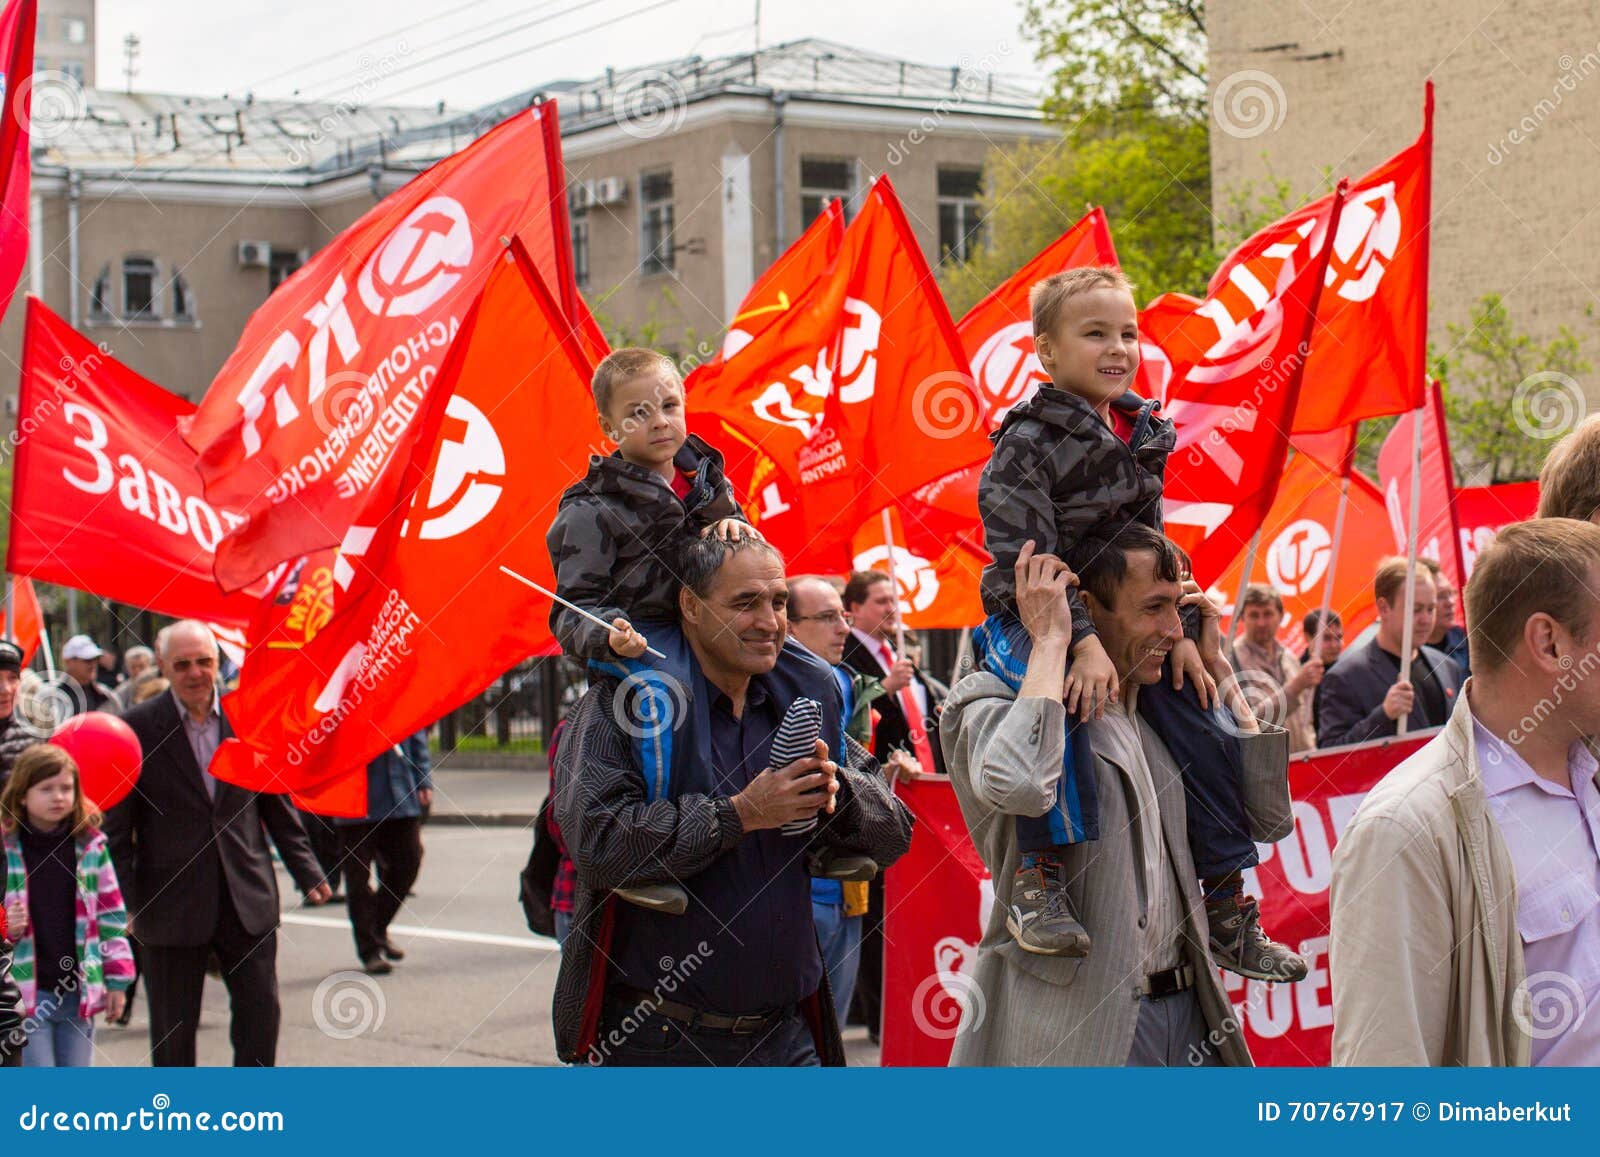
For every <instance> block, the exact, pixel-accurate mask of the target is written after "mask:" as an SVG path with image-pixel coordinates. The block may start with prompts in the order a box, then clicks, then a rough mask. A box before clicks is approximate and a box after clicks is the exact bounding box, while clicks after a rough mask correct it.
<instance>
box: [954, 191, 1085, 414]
mask: <svg viewBox="0 0 1600 1157" xmlns="http://www.w3.org/2000/svg"><path fill="white" fill-rule="evenodd" d="M1116 264H1117V251H1116V248H1115V247H1114V246H1113V245H1112V243H1111V229H1110V227H1109V226H1108V225H1107V224H1106V214H1105V210H1104V209H1100V208H1094V209H1090V210H1089V212H1088V213H1087V214H1085V215H1084V217H1083V219H1082V220H1080V221H1078V222H1077V223H1076V224H1075V225H1073V226H1072V228H1071V229H1068V230H1067V231H1066V232H1065V233H1063V234H1062V235H1061V236H1060V237H1058V238H1057V239H1056V240H1055V241H1053V242H1051V243H1050V244H1049V245H1048V246H1046V247H1045V248H1044V249H1043V250H1041V251H1040V252H1039V253H1038V254H1036V255H1035V256H1034V257H1033V259H1032V260H1030V261H1029V262H1028V263H1027V264H1026V265H1024V266H1023V267H1022V268H1021V269H1019V270H1017V271H1016V272H1015V273H1013V274H1012V275H1011V276H1010V277H1009V278H1007V279H1006V281H1005V283H1004V284H1002V285H1001V286H999V287H998V288H997V289H996V290H995V291H994V292H993V293H991V294H989V296H987V297H985V298H984V299H983V300H982V301H980V302H978V304H977V305H975V306H973V307H972V308H971V309H969V310H968V311H967V314H966V316H965V317H963V318H962V319H961V321H960V322H958V323H957V325H956V331H957V332H958V333H959V334H960V335H961V345H962V348H963V349H964V350H965V351H966V355H967V360H968V361H969V362H970V363H971V365H972V380H973V382H974V383H975V384H976V386H977V387H978V394H979V396H980V397H981V398H982V400H983V406H984V420H985V421H986V422H987V423H988V427H989V429H991V430H993V429H996V428H997V427H998V426H999V425H1000V421H1001V419H1002V418H1004V417H1005V416H1006V413H1007V411H1009V410H1010V409H1011V408H1012V407H1013V406H1017V405H1020V404H1021V403H1023V402H1025V401H1027V400H1028V399H1029V398H1031V397H1032V396H1033V394H1034V391H1036V390H1037V389H1038V388H1039V386H1040V385H1041V384H1042V383H1044V382H1047V381H1049V380H1050V378H1049V375H1048V374H1046V373H1045V372H1044V367H1043V366H1041V365H1040V364H1039V356H1038V354H1036V353H1035V352H1034V349H1033V311H1032V310H1031V309H1030V308H1029V306H1028V291H1029V290H1031V289H1032V288H1033V287H1034V285H1035V284H1037V283H1038V282H1040V281H1043V280H1044V279H1045V278H1046V277H1049V276H1050V275H1051V274H1052V273H1060V272H1061V271H1062V270H1064V269H1078V268H1081V267H1083V266H1089V265H1109V266H1112V267H1115V266H1116Z"/></svg>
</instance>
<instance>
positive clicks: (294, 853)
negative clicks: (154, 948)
mask: <svg viewBox="0 0 1600 1157" xmlns="http://www.w3.org/2000/svg"><path fill="white" fill-rule="evenodd" d="M123 718H124V719H125V720H126V721H127V723H128V726H130V727H132V728H133V732H134V734H135V735H136V736H138V738H139V746H140V747H141V748H142V749H143V751H144V760H143V762H142V763H141V764H140V769H139V782H138V783H137V784H135V785H134V789H133V792H132V793H131V794H130V795H129V796H128V798H127V799H125V800H123V801H122V802H121V803H120V804H118V805H117V806H116V807H114V808H112V809H111V811H110V812H108V813H107V814H106V820H105V833H106V838H107V841H108V842H109V843H110V845H111V859H112V863H113V864H114V865H115V867H116V870H117V880H118V882H119V883H120V884H121V885H122V893H123V898H124V899H125V900H126V901H127V905H128V912H129V913H130V914H131V915H132V916H133V927H134V932H135V933H136V934H137V935H138V937H139V941H140V943H142V944H154V945H159V946H163V947H176V946H183V945H188V946H194V945H200V944H206V943H209V942H210V940H211V938H212V936H213V934H214V933H215V932H216V927H217V899H218V896H219V895H220V889H221V887H222V885H223V884H224V883H226V885H227V888H228V894H229V896H230V897H231V898H232V900H233V907H234V910H235V911H236V912H237V913H238V914H239V922H240V923H241V924H243V925H244V929H245V931H246V932H248V933H250V934H251V935H252V936H260V935H262V934H264V933H266V932H268V931H270V930H271V929H273V928H276V927H277V925H278V881H277V877H276V876H275V875H274V874H273V870H272V854H271V852H270V851H269V850H268V848H267V836H268V835H269V834H270V836H271V837H272V842H273V843H274V844H276V845H277V848H278V853H279V855H281V856H282V857H283V862H284V866H285V867H287V868H288V869H289V873H290V875H292V876H293V877H294V880H295V883H296V884H298V885H299V887H300V890H301V891H302V892H308V891H310V890H311V889H312V888H314V887H316V886H317V884H319V883H321V882H322V878H323V876H322V869H321V867H319V866H318V864H317V858H316V856H315V855H313V854H312V851H311V844H310V843H309V842H308V841H307V839H306V833H305V830H304V829H303V828H302V827H301V826H300V821H299V819H298V818H296V816H295V814H294V809H293V808H292V807H290V806H289V801H288V800H287V799H286V798H285V797H283V796H281V795H267V794H264V793H261V792H253V791H246V790H245V789H244V788H241V787H235V786H234V785H233V784H231V783H221V782H219V783H218V784H217V798H216V800H215V801H213V800H212V799H211V796H210V794H209V793H208V792H207V791H206V784H205V780H204V779H203V778H202V776H201V774H200V765H199V764H197V763H196V762H195V758H194V752H193V751H192V750H191V749H190V747H189V737H188V736H187V735H186V734H185V733H184V730H183V723H182V720H181V719H180V718H179V716H178V703H177V700H176V699H174V698H173V696H172V693H171V692H166V693H163V694H161V695H157V696H156V697H155V698H153V699H150V700H148V701H147V702H144V703H141V704H139V706H137V707H135V708H133V710H131V711H129V712H128V714H127V715H125V716H124V717H123ZM222 734H223V736H224V737H227V736H229V735H232V734H233V730H232V728H230V727H229V726H228V721H227V719H226V718H224V719H223V721H222Z"/></svg>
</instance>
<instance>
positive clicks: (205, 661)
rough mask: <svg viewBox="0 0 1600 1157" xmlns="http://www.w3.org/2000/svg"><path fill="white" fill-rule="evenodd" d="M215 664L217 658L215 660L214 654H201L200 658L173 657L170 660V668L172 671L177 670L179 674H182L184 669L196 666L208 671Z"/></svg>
mask: <svg viewBox="0 0 1600 1157" xmlns="http://www.w3.org/2000/svg"><path fill="white" fill-rule="evenodd" d="M216 665H217V660H216V656H214V655H204V656H202V657H201V658H198V659H174V660H172V669H173V670H174V671H176V672H178V674H180V675H181V674H183V673H184V672H185V671H187V670H188V669H189V668H190V667H198V668H200V670H202V671H209V670H211V669H212V668H213V667H215V666H216Z"/></svg>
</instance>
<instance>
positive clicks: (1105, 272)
mask: <svg viewBox="0 0 1600 1157" xmlns="http://www.w3.org/2000/svg"><path fill="white" fill-rule="evenodd" d="M1091 289H1120V290H1122V291H1123V292H1124V293H1126V294H1127V295H1128V296H1129V297H1132V296H1133V282H1131V281H1129V280H1128V278H1127V276H1126V275H1125V274H1124V273H1123V272H1122V270H1120V269H1114V268H1112V267H1111V266H1109V265H1094V266H1089V267H1086V268H1083V269H1067V270H1063V271H1062V272H1060V273H1052V274H1051V275H1050V276H1049V277H1046V278H1045V279H1044V280H1043V281H1037V282H1034V285H1033V288H1032V289H1030V290H1028V308H1029V309H1031V310H1032V311H1033V336H1034V337H1043V336H1046V335H1048V334H1049V333H1050V331H1051V330H1053V329H1054V328H1055V325H1056V322H1058V321H1059V320H1060V319H1061V311H1062V309H1063V308H1064V307H1065V306H1066V304H1067V302H1069V301H1071V300H1072V299H1073V298H1074V297H1077V296H1078V295H1079V294H1081V293H1088V292H1089V291H1090V290H1091Z"/></svg>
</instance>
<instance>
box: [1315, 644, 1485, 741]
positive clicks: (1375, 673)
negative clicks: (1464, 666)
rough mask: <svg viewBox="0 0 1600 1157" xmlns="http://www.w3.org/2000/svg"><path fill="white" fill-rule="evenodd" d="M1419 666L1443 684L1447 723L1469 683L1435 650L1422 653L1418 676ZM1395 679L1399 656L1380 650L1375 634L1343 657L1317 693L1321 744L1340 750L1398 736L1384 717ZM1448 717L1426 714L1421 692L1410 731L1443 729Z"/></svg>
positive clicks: (1409, 720) (1408, 723) (1392, 722)
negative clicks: (1464, 685)
mask: <svg viewBox="0 0 1600 1157" xmlns="http://www.w3.org/2000/svg"><path fill="white" fill-rule="evenodd" d="M1418 662H1422V663H1427V664H1428V665H1429V666H1430V667H1432V669H1433V673H1434V676H1435V677H1436V678H1437V679H1438V680H1439V687H1440V689H1441V690H1442V691H1443V692H1444V699H1445V704H1444V706H1445V719H1448V718H1449V717H1450V712H1451V711H1453V710H1454V709H1455V704H1456V696H1457V695H1458V694H1460V692H1461V684H1462V683H1463V682H1464V681H1465V680H1464V679H1463V678H1462V675H1461V668H1460V667H1458V666H1456V664H1455V662H1454V660H1452V659H1450V658H1448V657H1447V656H1446V655H1444V653H1443V652H1440V651H1436V650H1434V649H1433V648H1432V647H1423V648H1422V649H1421V650H1420V651H1419V652H1418V653H1417V660H1416V661H1415V662H1413V663H1412V665H1411V666H1412V670H1413V672H1415V670H1416V667H1417V663H1418ZM1395 678H1396V666H1395V657H1394V656H1393V655H1390V654H1387V653H1385V652H1384V651H1383V650H1382V649H1381V648H1380V647H1379V646H1378V640H1377V637H1376V636H1374V637H1373V638H1371V639H1368V640H1367V641H1366V642H1365V643H1363V644H1362V645H1361V646H1359V647H1352V648H1350V650H1348V651H1346V652H1345V653H1344V654H1343V655H1341V656H1339V661H1338V662H1337V663H1335V664H1334V665H1333V666H1332V667H1330V668H1329V669H1328V673H1327V674H1326V675H1324V676H1323V677H1322V684H1321V686H1320V688H1319V690H1318V694H1317V746H1318V747H1337V746H1339V745H1340V744H1342V743H1365V742H1366V741H1367V740H1369V739H1381V738H1383V737H1384V736H1388V735H1394V734H1395V733H1396V731H1397V728H1396V726H1395V720H1393V719H1390V718H1389V717H1388V716H1387V715H1385V714H1384V713H1383V697H1384V696H1385V695H1387V694H1388V693H1389V688H1390V687H1392V686H1394V682H1395ZM1416 682H1417V680H1416V677H1415V675H1414V674H1413V677H1412V680H1411V683H1412V686H1416ZM1445 719H1429V718H1428V717H1427V713H1426V712H1425V711H1424V710H1423V700H1422V696H1421V695H1420V694H1418V695H1417V696H1416V697H1415V698H1414V699H1413V700H1412V704H1411V714H1410V715H1408V716H1406V730H1407V732H1417V731H1424V730H1426V729H1427V728H1430V727H1442V726H1444V723H1445Z"/></svg>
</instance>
